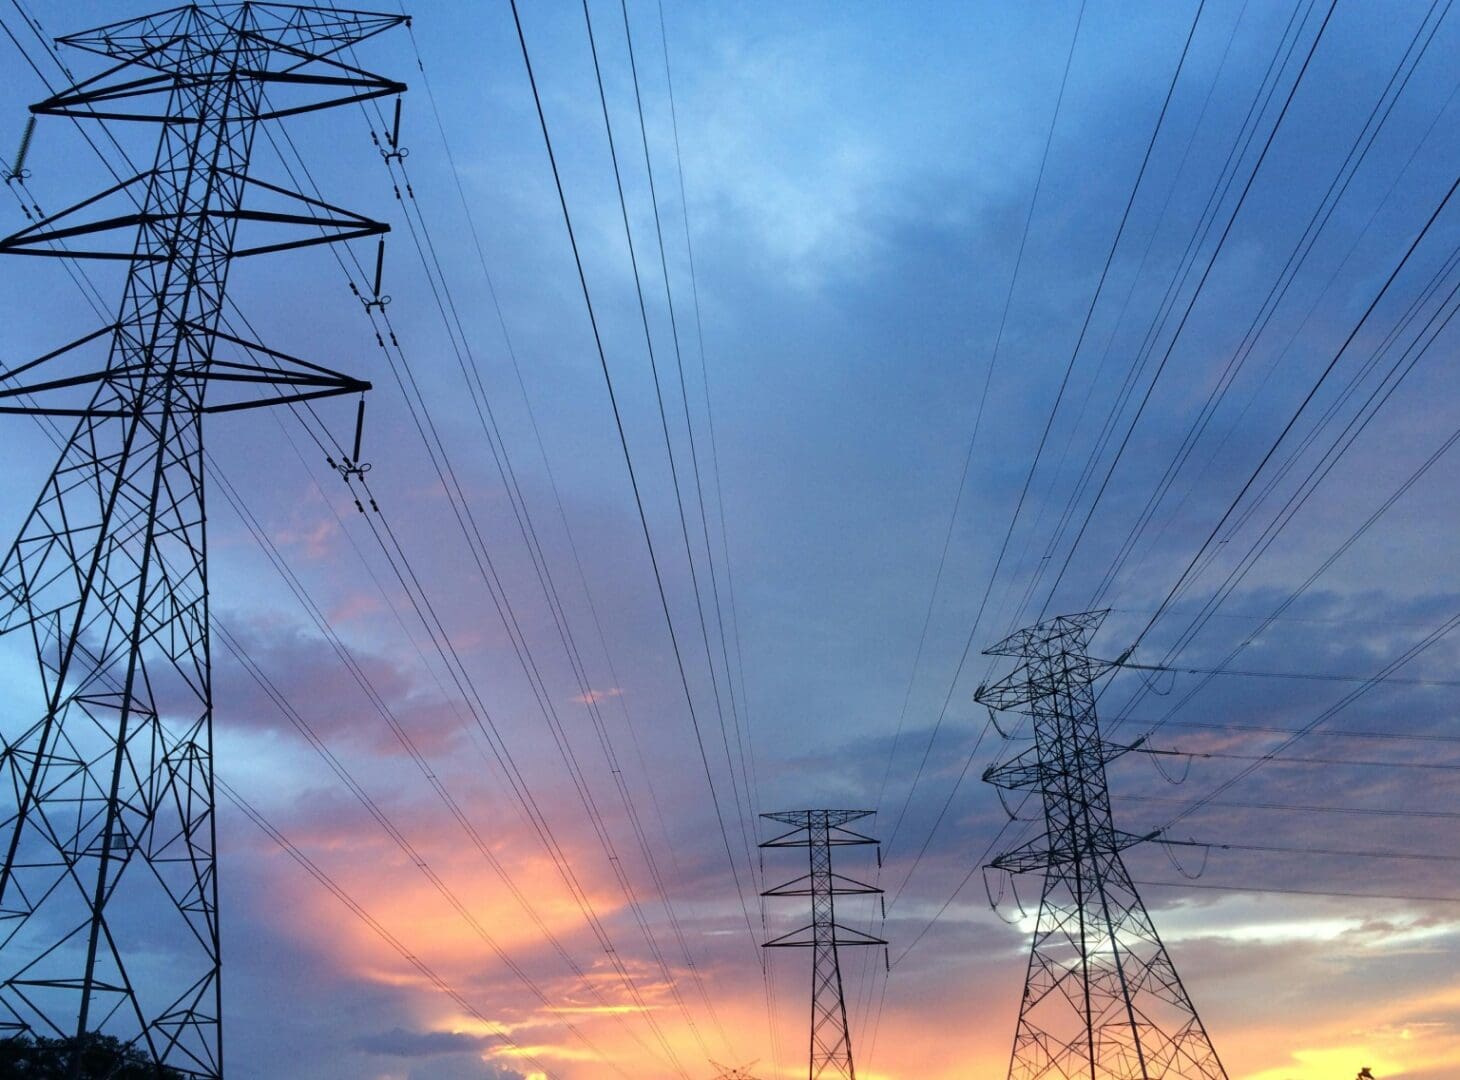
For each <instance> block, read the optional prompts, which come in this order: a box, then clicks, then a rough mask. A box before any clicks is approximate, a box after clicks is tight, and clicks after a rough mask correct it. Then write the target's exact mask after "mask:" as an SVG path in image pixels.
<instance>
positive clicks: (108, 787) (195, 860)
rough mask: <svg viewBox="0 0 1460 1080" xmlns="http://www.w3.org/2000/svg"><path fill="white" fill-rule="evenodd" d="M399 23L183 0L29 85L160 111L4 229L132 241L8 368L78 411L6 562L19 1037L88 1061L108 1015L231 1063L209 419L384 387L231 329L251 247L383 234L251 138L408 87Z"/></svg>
mask: <svg viewBox="0 0 1460 1080" xmlns="http://www.w3.org/2000/svg"><path fill="white" fill-rule="evenodd" d="M403 21H404V18H403V17H401V16H391V15H373V14H367V13H363V12H352V11H337V10H334V9H316V8H307V7H294V6H287V5H280V4H261V3H242V4H237V3H235V4H229V5H221V6H209V7H198V6H187V7H178V8H174V9H172V10H169V11H166V12H162V13H160V14H157V15H154V16H150V17H145V18H139V19H133V20H129V21H125V22H119V23H115V24H112V25H109V26H105V27H101V28H99V29H96V30H92V31H88V32H86V33H82V34H77V35H74V36H71V37H66V38H61V39H60V42H61V44H64V45H71V46H75V47H77V48H80V49H84V50H87V51H90V52H93V53H99V54H101V55H103V56H106V57H109V58H110V59H111V60H113V61H114V62H115V64H114V66H112V67H110V68H109V69H108V70H107V71H105V72H103V73H102V74H100V75H98V76H96V77H94V78H92V79H87V80H84V81H82V82H80V83H78V84H76V85H75V86H73V87H71V88H69V89H67V90H65V91H63V92H62V93H60V94H57V95H55V96H54V97H51V98H49V99H47V100H46V101H43V102H41V103H40V104H38V105H35V106H33V107H32V112H34V113H37V114H50V115H61V116H75V117H81V118H93V119H110V120H122V121H137V122H152V123H156V124H158V125H159V129H160V136H159V140H158V146H157V152H156V156H155V159H154V161H153V164H152V167H151V168H149V169H147V170H146V171H144V172H142V173H141V174H139V175H138V176H135V177H133V178H131V179H129V180H127V181H125V182H123V183H120V184H118V185H116V186H115V187H112V188H110V189H108V190H107V191H105V192H103V193H102V194H100V195H98V196H95V197H94V198H92V199H88V200H86V201H85V202H83V203H81V204H79V205H77V206H75V207H72V208H70V209H68V210H66V211H63V212H62V213H59V214H56V215H53V216H51V217H49V218H46V219H45V220H44V221H41V222H39V223H38V224H36V225H33V226H32V227H30V228H28V229H26V230H24V231H22V232H20V233H17V234H16V235H14V236H11V237H9V238H8V239H6V240H4V241H0V251H3V252H8V253H13V254H26V255H66V256H69V257H72V258H96V259H119V260H124V261H126V262H127V263H128V268H127V275H126V284H125V287H124V291H123V298H122V302H121V306H120V308H119V311H118V314H117V318H116V321H115V322H114V323H113V324H111V325H108V326H103V327H101V328H99V329H97V330H95V331H94V332H92V333H90V334H87V335H86V336H84V337H82V338H79V339H78V340H76V341H74V342H72V343H71V344H69V345H66V346H63V347H62V348H60V349H57V350H56V351H54V352H52V353H49V354H47V355H46V356H43V357H41V358H40V359H38V360H35V361H32V362H30V363H26V364H21V365H18V366H11V367H10V368H9V369H8V370H4V371H3V374H4V376H5V377H7V378H8V379H19V380H20V382H21V383H22V384H23V385H17V384H16V383H14V382H6V383H5V384H3V387H0V411H3V412H9V413H29V414H32V415H37V414H39V415H50V416H66V417H75V418H76V427H75V429H74V431H73V432H72V433H71V435H70V437H69V439H67V440H66V441H65V443H64V447H63V449H62V451H61V456H60V460H59V462H58V463H57V465H56V467H55V469H54V471H53V472H52V473H51V476H50V479H49V480H48V481H47V482H46V484H45V486H44V488H43V490H42V491H41V494H40V496H39V498H38V499H37V500H36V502H35V505H34V507H33V508H32V510H31V511H30V513H29V515H28V516H27V518H26V519H25V523H24V525H23V526H22V528H21V531H20V535H19V537H18V538H17V539H16V541H15V543H14V545H13V546H12V547H11V548H10V549H9V553H8V554H7V555H6V556H5V559H4V562H3V564H0V634H5V635H8V634H13V633H16V632H20V631H28V633H29V638H30V643H31V644H32V645H33V646H34V655H35V657H36V659H37V660H38V662H39V665H38V666H39V670H40V675H41V691H42V696H41V698H40V700H39V701H38V702H35V703H29V704H28V703H25V702H16V701H8V702H7V703H6V704H5V706H4V711H3V713H0V717H3V744H0V822H3V827H0V845H3V857H4V862H3V864H0V1034H7V1035H9V1036H12V1037H13V1036H17V1035H30V1036H35V1037H38V1038H39V1037H44V1038H47V1039H56V1040H62V1041H63V1044H69V1045H70V1046H71V1047H72V1050H71V1053H70V1057H71V1066H70V1072H71V1075H75V1073H76V1070H77V1069H78V1068H79V1065H78V1060H79V1057H80V1053H81V1050H82V1048H83V1047H85V1046H90V1047H91V1052H92V1053H95V1050H96V1046H97V1045H98V1043H99V1040H98V1036H107V1037H109V1038H111V1039H115V1040H117V1043H119V1044H120V1045H121V1046H123V1047H125V1048H127V1050H128V1052H130V1053H132V1054H140V1055H142V1056H143V1057H145V1058H146V1059H147V1060H148V1061H149V1062H151V1063H152V1065H153V1066H155V1067H156V1069H157V1073H158V1075H159V1076H162V1075H164V1072H165V1074H166V1075H168V1076H174V1075H176V1076H189V1077H200V1078H202V1077H206V1078H217V1077H221V1076H222V1074H223V1039H222V1017H221V989H220V987H221V984H220V964H219V959H220V957H219V927H218V879H217V872H216V867H215V858H216V831H217V830H216V819H215V814H214V784H213V698H212V684H211V671H210V647H209V623H208V568H207V560H206V535H205V522H206V514H205V510H204V485H203V475H204V474H203V416H204V415H205V414H208V413H216V412H224V411H230V410H237V409H247V408H253V407H257V406H264V405H275V404H279V403H280V402H284V401H297V400H302V399H306V398H315V397H323V396H327V395H333V394H342V393H352V392H363V391H364V390H365V389H368V387H369V384H368V383H364V382H361V381H359V380H357V379H353V378H350V377H347V376H345V375H342V374H339V373H337V372H334V371H331V370H329V369H327V368H325V367H321V366H319V365H316V364H312V363H308V362H306V361H303V360H298V359H296V358H294V357H291V356H288V355H286V354H284V353H281V352H278V351H276V350H273V349H270V348H266V347H265V346H263V345H261V344H258V343H256V342H252V341H249V340H247V339H245V338H241V337H238V336H236V335H235V334H233V333H230V332H226V330H225V329H224V328H223V317H222V316H223V301H224V291H225V286H226V283H227V279H228V272H229V269H230V266H231V265H232V262H233V260H234V259H235V258H238V257H241V256H245V255H253V254H262V253H265V252H273V251H283V250H288V249H291V248H295V247H301V246H304V245H307V244H317V243H326V242H330V241H335V240H341V239H347V238H350V237H357V236H365V235H372V234H379V233H383V232H385V231H386V227H385V226H384V225H381V224H378V223H376V222H373V221H370V220H368V219H366V218H363V217H360V216H359V215H356V214H352V213H349V212H347V211H344V210H341V209H339V208H337V207H333V206H329V205H328V204H325V203H323V202H320V201H318V200H316V199H310V198H306V197H304V196H303V195H300V194H297V193H294V192H291V191H288V190H286V189H284V188H280V187H277V186H275V185H272V184H267V183H264V182H263V181H260V180H256V179H252V178H251V177H250V176H249V175H248V172H249V159H250V153H251V150H252V148H253V144H254V137H255V134H256V132H257V130H258V127H259V125H260V123H261V122H263V121H268V120H275V119H280V118H283V117H287V116H292V115H295V114H297V113H302V112H307V111H311V110H314V109H322V108H327V107H330V106H336V105H343V104H346V103H350V102H354V101H360V100H365V99H369V98H374V97H379V96H382V95H385V94H396V93H399V92H401V91H403V90H404V89H405V87H404V85H402V84H400V83H397V82H393V81H389V80H386V79H383V78H381V77H379V76H376V75H372V74H370V73H368V72H365V71H362V70H360V69H359V68H356V67H353V66H350V65H347V64H344V63H342V62H341V61H340V60H339V59H338V54H339V53H340V52H341V50H344V49H347V48H349V47H350V46H351V45H353V44H355V43H356V42H359V41H361V40H363V39H365V38H368V37H371V36H373V35H375V34H377V33H379V32H381V31H382V30H385V29H387V28H389V27H391V26H394V25H396V24H398V23H401V22H403ZM275 95H277V97H278V100H277V101H276V100H273V97H274V96H275ZM286 98H287V101H286V100H285V99H286ZM255 233H256V234H258V235H250V234H255ZM108 240H110V243H108V242H107V241H108ZM63 247H64V248H65V250H62V248H63ZM37 714H38V715H39V719H36V716H37ZM105 1045H116V1044H112V1043H106V1044H105ZM112 1067H113V1068H115V1067H116V1066H112Z"/></svg>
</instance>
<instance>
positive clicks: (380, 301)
mask: <svg viewBox="0 0 1460 1080" xmlns="http://www.w3.org/2000/svg"><path fill="white" fill-rule="evenodd" d="M384 273H385V238H384V237H381V238H380V244H379V246H378V247H376V249H375V295H374V296H373V297H371V298H370V299H369V300H367V299H365V297H364V296H362V295H361V294H360V290H359V289H357V288H355V284H354V282H351V283H350V289H351V290H352V291H353V292H354V293H355V295H356V296H359V297H360V303H362V304H364V305H365V310H366V312H369V311H370V310H372V309H379V311H380V313H381V314H382V315H384V314H385V305H386V304H388V303H390V297H388V296H386V295H385V294H384V293H382V292H381V291H380V285H381V275H382V274H384ZM378 336H379V335H377V337H378ZM382 347H384V345H383V343H382Z"/></svg>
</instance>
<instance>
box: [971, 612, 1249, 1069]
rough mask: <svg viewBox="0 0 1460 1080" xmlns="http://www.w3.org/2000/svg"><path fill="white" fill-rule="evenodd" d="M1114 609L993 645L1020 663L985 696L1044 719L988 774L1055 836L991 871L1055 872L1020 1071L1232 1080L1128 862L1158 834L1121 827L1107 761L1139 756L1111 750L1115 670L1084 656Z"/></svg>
mask: <svg viewBox="0 0 1460 1080" xmlns="http://www.w3.org/2000/svg"><path fill="white" fill-rule="evenodd" d="M1105 615H1106V612H1104V611H1091V612H1085V613H1084V614H1080V615H1064V616H1060V617H1058V618H1055V619H1050V620H1048V621H1046V622H1042V623H1040V624H1039V625H1037V626H1033V627H1030V628H1028V629H1025V630H1020V631H1019V632H1018V633H1016V634H1013V635H1011V636H1010V637H1007V638H1005V639H1004V640H1003V641H1001V642H999V643H998V644H997V645H995V646H993V647H992V648H990V649H987V650H985V653H986V655H990V656H1012V657H1017V658H1018V659H1019V661H1020V663H1019V666H1018V667H1017V668H1015V669H1014V671H1013V672H1012V673H1011V674H1009V675H1008V676H1006V677H1005V678H1004V679H1002V680H1001V681H999V682H997V683H995V684H994V685H992V686H981V687H979V689H978V692H977V693H976V694H975V695H974V700H976V701H978V702H980V703H982V704H984V705H987V706H989V707H990V708H992V709H1018V710H1019V711H1021V712H1024V713H1026V714H1027V715H1029V716H1030V717H1031V718H1032V719H1033V722H1034V745H1033V746H1032V747H1030V748H1029V749H1028V750H1026V751H1024V752H1023V753H1021V754H1020V755H1018V756H1017V757H1015V758H1013V759H1012V760H1011V761H1009V762H1007V763H1006V764H1003V765H999V766H995V767H993V768H991V769H989V770H988V771H987V772H986V773H985V774H984V779H985V780H988V781H989V782H991V783H993V784H996V785H998V786H1000V787H1003V788H1011V789H1016V788H1017V789H1027V790H1033V791H1037V792H1038V793H1039V795H1040V797H1041V799H1042V800H1043V803H1044V820H1045V832H1044V835H1043V836H1040V837H1037V838H1035V839H1034V840H1031V841H1029V842H1028V843H1026V844H1023V845H1021V846H1019V847H1016V848H1014V849H1013V850H1011V851H1007V852H1005V853H1004V854H1002V855H1000V856H999V857H998V858H996V859H995V860H994V861H993V862H992V863H991V864H990V865H991V866H994V867H997V868H999V869H1002V870H1007V871H1009V872H1011V873H1015V874H1020V873H1031V872H1035V871H1043V873H1044V888H1043V892H1042V893H1041V895H1040V901H1039V916H1038V919H1037V922H1036V924H1035V928H1034V941H1033V945H1032V948H1031V950H1030V954H1029V971H1028V975H1027V976H1026V979H1025V985H1024V996H1023V999H1022V1001H1021V1003H1020V1006H1019V1026H1018V1029H1017V1031H1016V1032H1015V1035H1014V1053H1013V1058H1012V1061H1011V1062H1010V1065H1009V1076H1010V1078H1011V1080H1034V1078H1036V1077H1037V1078H1040V1080H1059V1078H1068V1080H1075V1078H1086V1080H1148V1078H1149V1080H1225V1078H1226V1075H1227V1074H1226V1072H1225V1071H1224V1070H1223V1068H1222V1064H1221V1062H1220V1061H1219V1060H1218V1058H1217V1053H1216V1051H1215V1050H1214V1049H1212V1044H1211V1040H1210V1039H1208V1038H1207V1033H1206V1029H1205V1028H1204V1027H1203V1026H1202V1022H1201V1020H1200V1018H1199V1017H1198V1016H1197V1014H1196V1008H1195V1007H1194V1006H1193V1005H1192V1003H1191V998H1190V997H1188V996H1187V993H1186V988H1185V987H1184V986H1182V984H1181V979H1180V977H1179V976H1178V975H1177V974H1176V968H1175V966H1174V965H1173V964H1172V963H1171V958H1170V957H1169V956H1168V955H1167V953H1166V947H1165V946H1164V945H1163V944H1162V943H1161V938H1160V936H1159V935H1158V934H1157V933H1156V928H1155V926H1154V925H1153V924H1152V922H1151V917H1150V915H1149V914H1148V913H1147V911H1146V907H1145V905H1144V904H1143V903H1142V902H1141V898H1140V896H1139V895H1138V894H1137V893H1136V889H1135V886H1134V884H1133V883H1132V882H1131V878H1130V874H1129V873H1128V872H1127V870H1126V868H1125V862H1124V860H1123V859H1122V858H1121V852H1122V851H1123V850H1124V849H1126V848H1128V847H1130V846H1131V845H1132V844H1136V843H1139V842H1140V841H1141V840H1143V839H1147V838H1146V837H1139V836H1135V835H1132V834H1130V833H1125V832H1121V831H1120V830H1119V829H1117V828H1116V827H1115V825H1114V824H1113V822H1112V819H1111V812H1110V795H1109V792H1108V790H1107V788H1106V779H1105V765H1106V763H1107V762H1109V761H1110V760H1112V759H1113V758H1116V757H1118V756H1120V755H1121V754H1123V753H1126V752H1127V751H1128V750H1129V749H1130V748H1129V747H1120V746H1114V745H1111V744H1110V743H1107V742H1105V741H1104V740H1103V739H1102V738H1101V736H1100V724H1099V720H1098V718H1097V717H1096V714H1095V692H1094V686H1093V684H1094V682H1095V680H1096V679H1098V678H1099V677H1100V676H1101V675H1104V674H1105V673H1106V672H1108V671H1109V670H1111V669H1112V668H1113V667H1114V666H1115V664H1114V663H1112V662H1109V661H1104V660H1095V659H1092V658H1091V657H1090V656H1089V655H1088V653H1087V651H1086V650H1087V647H1088V646H1089V643H1090V638H1091V637H1092V636H1093V635H1094V633H1095V631H1096V630H1097V629H1099V627H1100V624H1101V622H1102V621H1103V620H1104V618H1105Z"/></svg>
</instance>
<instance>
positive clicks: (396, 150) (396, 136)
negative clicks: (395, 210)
mask: <svg viewBox="0 0 1460 1080" xmlns="http://www.w3.org/2000/svg"><path fill="white" fill-rule="evenodd" d="M370 135H371V138H375V133H374V132H373V131H372V132H371V133H370ZM385 140H386V142H387V143H388V144H389V145H390V149H389V150H387V149H385V147H383V146H380V140H379V139H375V145H376V146H379V147H380V156H381V157H382V158H384V159H385V163H386V165H389V164H390V163H391V162H392V161H399V162H400V163H401V164H402V165H404V164H405V160H406V158H408V157H410V156H411V151H410V149H409V148H408V147H404V146H402V145H401V144H400V98H396V99H395V123H394V125H393V126H392V127H391V130H390V134H389V135H387V136H386V137H385ZM396 198H400V192H399V191H397V192H396Z"/></svg>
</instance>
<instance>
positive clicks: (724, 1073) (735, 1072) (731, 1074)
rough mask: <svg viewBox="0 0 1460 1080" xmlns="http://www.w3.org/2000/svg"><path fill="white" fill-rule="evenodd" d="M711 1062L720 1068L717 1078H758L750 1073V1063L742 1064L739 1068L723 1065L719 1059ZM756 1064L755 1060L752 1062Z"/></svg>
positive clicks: (739, 1079) (734, 1079) (755, 1079)
mask: <svg viewBox="0 0 1460 1080" xmlns="http://www.w3.org/2000/svg"><path fill="white" fill-rule="evenodd" d="M710 1064H711V1065H713V1066H715V1068H717V1069H719V1070H720V1072H719V1073H718V1074H717V1075H716V1076H715V1080H757V1078H756V1077H754V1076H751V1075H750V1065H742V1066H740V1067H739V1068H738V1069H737V1068H731V1067H729V1066H727V1065H721V1064H720V1063H719V1062H718V1061H712V1062H710ZM754 1064H755V1062H751V1065H754Z"/></svg>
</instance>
